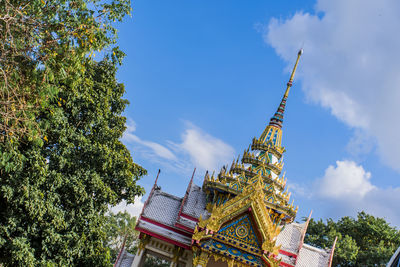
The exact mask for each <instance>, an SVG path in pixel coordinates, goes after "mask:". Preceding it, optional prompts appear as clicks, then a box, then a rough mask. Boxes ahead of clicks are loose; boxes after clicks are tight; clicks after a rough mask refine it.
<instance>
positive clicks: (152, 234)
mask: <svg viewBox="0 0 400 267" xmlns="http://www.w3.org/2000/svg"><path fill="white" fill-rule="evenodd" d="M136 230H137V231H140V232H142V233H145V234H147V235H150V236H153V237H155V238H158V239H160V240H163V241H165V242H167V243H170V244H174V245H177V246H179V247H182V248H184V249H189V250H191V249H192V248H191V247H190V246H188V245H185V244H182V243H180V242H178V241H175V240H172V239H169V238H167V237H164V236H162V235H159V234H156V233H153V232H150V231H148V230H145V229H142V228H140V227H136Z"/></svg>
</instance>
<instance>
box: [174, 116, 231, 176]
mask: <svg viewBox="0 0 400 267" xmlns="http://www.w3.org/2000/svg"><path fill="white" fill-rule="evenodd" d="M175 146H176V147H177V148H179V149H180V150H181V151H183V152H184V153H186V154H187V155H189V157H190V159H191V161H192V163H193V164H194V166H197V167H198V168H200V169H203V170H210V171H213V170H217V169H218V168H220V167H222V166H223V165H225V164H228V163H229V162H230V161H231V160H232V158H233V156H234V152H235V151H234V149H233V148H232V147H231V146H230V145H228V144H226V143H225V142H223V141H222V140H220V139H218V138H216V137H213V136H211V135H209V134H207V133H205V132H204V131H202V130H201V129H199V128H198V127H196V126H194V125H193V124H190V123H187V127H186V130H185V131H184V133H183V134H182V143H180V144H175Z"/></svg>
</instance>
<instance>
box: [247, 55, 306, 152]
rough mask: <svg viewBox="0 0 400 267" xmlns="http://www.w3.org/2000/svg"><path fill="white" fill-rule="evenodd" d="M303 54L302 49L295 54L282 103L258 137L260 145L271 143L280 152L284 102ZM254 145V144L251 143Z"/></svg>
mask: <svg viewBox="0 0 400 267" xmlns="http://www.w3.org/2000/svg"><path fill="white" fill-rule="evenodd" d="M302 54H303V49H300V50H299V52H298V53H297V59H296V63H295V64H294V67H293V70H292V74H291V75H290V79H289V81H288V82H287V85H286V91H285V94H284V95H283V98H282V101H281V103H280V104H279V106H278V110H277V111H276V112H275V114H274V116H273V117H272V118H271V119H270V122H269V124H268V126H267V127H266V128H265V130H264V131H263V133H262V134H261V136H260V139H259V140H257V141H260V142H261V143H265V144H267V143H271V144H272V145H275V146H276V147H277V148H278V150H279V149H280V150H282V152H283V148H281V141H282V124H283V115H284V113H285V107H286V101H287V98H288V96H289V92H290V88H291V87H292V85H293V79H294V74H295V73H296V69H297V65H298V64H299V60H300V56H301V55H302ZM253 143H254V142H253Z"/></svg>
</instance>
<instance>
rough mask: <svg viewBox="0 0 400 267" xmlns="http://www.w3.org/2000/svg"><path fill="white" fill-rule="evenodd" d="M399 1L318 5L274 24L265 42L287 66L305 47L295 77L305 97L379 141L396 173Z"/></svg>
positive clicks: (399, 157)
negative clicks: (300, 84)
mask: <svg viewBox="0 0 400 267" xmlns="http://www.w3.org/2000/svg"><path fill="white" fill-rule="evenodd" d="M399 13H400V1H397V0H380V1H376V0H352V1H348V0H336V1H331V0H317V4H316V7H315V12H314V13H313V14H310V13H302V12H298V13H296V14H295V15H294V16H292V17H290V18H288V19H286V20H277V19H272V20H271V21H270V23H269V25H268V27H267V28H266V31H265V35H264V37H265V41H266V42H267V43H269V44H270V45H271V46H272V47H273V48H274V49H275V50H276V52H277V53H278V54H279V55H280V56H281V57H282V58H283V59H284V60H285V61H286V62H288V63H289V64H290V65H289V67H288V68H291V67H292V66H291V65H292V64H293V61H294V57H295V56H296V51H297V50H298V49H299V47H300V46H301V45H302V44H303V43H304V51H305V53H304V56H303V58H302V60H301V62H300V67H299V70H298V71H299V77H300V79H301V80H302V86H303V90H304V91H305V93H306V95H307V96H308V98H309V99H310V100H312V101H314V102H316V103H319V104H320V105H322V106H323V107H326V108H329V109H330V110H331V112H332V114H333V115H334V116H336V117H337V118H338V119H340V120H341V121H343V122H345V123H346V124H347V125H349V126H351V127H355V128H360V129H362V130H363V131H365V132H366V133H367V134H368V135H370V136H372V137H374V138H375V139H376V141H377V143H376V144H377V146H378V152H379V153H380V155H381V157H382V158H383V159H384V161H385V162H386V164H388V165H389V166H391V167H392V168H394V169H396V170H400V164H398V162H400V141H399V138H398V136H400V124H398V123H397V121H396V120H395V118H397V117H400V105H399V101H400V75H399V73H400V49H399V47H400V35H398V34H396V32H397V31H398V25H400V16H399V15H398V14H399Z"/></svg>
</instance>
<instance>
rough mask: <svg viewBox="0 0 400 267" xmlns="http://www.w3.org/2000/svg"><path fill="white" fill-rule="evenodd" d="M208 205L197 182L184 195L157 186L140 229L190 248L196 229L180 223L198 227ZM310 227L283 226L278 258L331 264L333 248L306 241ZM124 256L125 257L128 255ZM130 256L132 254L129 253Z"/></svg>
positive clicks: (300, 265) (301, 265) (298, 265)
mask: <svg viewBox="0 0 400 267" xmlns="http://www.w3.org/2000/svg"><path fill="white" fill-rule="evenodd" d="M205 207H206V193H205V192H204V191H203V190H202V188H201V187H199V186H197V185H195V184H190V186H189V187H188V190H187V195H185V197H184V198H179V197H176V196H174V195H171V194H168V193H166V192H163V191H161V189H160V188H159V187H155V189H154V190H153V191H152V193H151V194H150V196H149V198H148V200H147V201H146V205H145V206H144V208H143V212H142V214H141V216H140V218H139V220H138V223H137V230H138V231H140V232H142V233H146V234H149V235H152V236H154V237H156V238H161V239H163V238H165V240H166V241H167V242H172V243H174V244H177V245H179V244H181V245H182V246H183V247H185V248H190V247H191V241H192V235H191V234H192V231H185V230H183V229H182V228H181V227H179V224H183V225H184V226H186V227H187V228H188V230H194V228H195V226H196V224H197V221H198V218H199V217H200V215H203V216H207V215H208V212H207V211H206V208H205ZM185 215H189V217H188V216H185ZM306 228H307V223H301V224H300V223H290V224H287V225H286V226H285V227H284V228H283V229H282V231H281V232H280V234H279V235H278V237H277V241H276V244H277V245H280V246H281V248H280V254H279V255H278V258H280V259H281V260H282V262H284V263H286V264H288V265H287V266H295V267H306V266H307V267H310V266H316V267H327V266H329V259H330V254H329V251H327V250H323V249H319V248H315V247H313V246H310V245H307V244H302V240H303V236H304V234H305V231H306ZM121 257H125V256H124V254H122V255H121ZM126 258H127V259H128V258H132V257H128V256H126ZM119 262H122V260H120V261H119ZM121 264H122V263H121ZM123 266H124V265H121V267H123ZM127 266H129V265H127Z"/></svg>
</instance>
